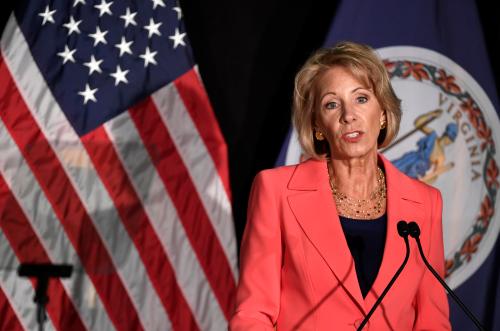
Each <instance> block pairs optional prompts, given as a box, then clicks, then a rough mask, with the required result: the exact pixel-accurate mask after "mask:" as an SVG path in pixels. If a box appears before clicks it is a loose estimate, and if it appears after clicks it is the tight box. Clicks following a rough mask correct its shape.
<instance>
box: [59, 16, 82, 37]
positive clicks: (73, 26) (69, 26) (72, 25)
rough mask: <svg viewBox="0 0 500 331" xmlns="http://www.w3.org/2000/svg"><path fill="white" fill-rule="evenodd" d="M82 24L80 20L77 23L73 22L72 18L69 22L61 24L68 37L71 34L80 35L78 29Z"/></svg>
mask: <svg viewBox="0 0 500 331" xmlns="http://www.w3.org/2000/svg"><path fill="white" fill-rule="evenodd" d="M81 23H82V20H79V21H78V22H76V21H75V19H74V18H73V16H71V17H70V18H69V22H68V23H66V24H63V26H64V27H65V28H66V29H68V36H71V34H72V33H73V32H75V33H77V34H79V33H80V28H79V27H78V26H79V25H80V24H81Z"/></svg>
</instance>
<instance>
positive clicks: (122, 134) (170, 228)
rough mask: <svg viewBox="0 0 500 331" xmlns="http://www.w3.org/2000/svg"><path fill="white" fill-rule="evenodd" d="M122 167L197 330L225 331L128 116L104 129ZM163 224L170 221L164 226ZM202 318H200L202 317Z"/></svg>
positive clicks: (214, 299) (210, 292)
mask: <svg viewBox="0 0 500 331" xmlns="http://www.w3.org/2000/svg"><path fill="white" fill-rule="evenodd" d="M104 127H105V128H106V132H107V133H108V135H109V137H110V139H111V141H112V143H113V144H114V146H115V148H116V150H117V151H118V155H119V156H120V158H121V161H122V163H123V164H124V166H125V169H126V170H127V173H128V175H129V177H130V179H131V181H132V184H133V185H134V187H135V189H136V192H138V195H139V197H140V199H141V202H142V204H143V206H144V209H145V211H146V213H147V214H148V216H149V219H150V220H151V222H152V225H153V227H154V228H155V230H156V232H157V233H161V234H162V236H160V240H161V242H162V245H163V247H164V249H165V251H166V253H167V255H168V257H169V259H170V261H171V263H172V266H173V268H174V270H175V274H176V277H177V282H178V284H179V286H180V287H181V289H182V291H183V293H184V296H185V298H186V301H187V302H188V303H189V306H190V307H191V310H192V311H193V313H194V315H195V318H196V319H197V321H198V325H199V326H200V329H201V330H221V329H224V328H226V324H227V322H226V319H225V317H224V314H223V313H222V311H221V308H220V306H219V305H218V304H217V298H216V297H215V295H214V293H213V291H212V289H211V287H210V285H209V284H208V282H207V281H206V276H205V273H204V271H203V269H202V267H201V265H200V262H199V261H198V259H197V256H196V255H195V253H194V251H193V248H192V246H191V244H190V240H189V238H188V235H187V233H186V230H185V229H184V227H183V225H182V221H181V220H180V217H179V215H178V214H177V211H176V209H175V206H174V203H173V202H172V200H171V199H170V196H169V195H168V192H167V191H166V188H165V186H164V185H163V182H162V180H161V178H160V177H159V174H158V173H157V171H156V169H155V167H154V165H153V163H152V161H151V159H150V157H149V154H148V153H147V151H146V148H145V147H144V145H143V144H142V141H141V138H140V136H139V133H138V131H137V128H136V126H135V125H134V122H133V121H132V119H131V118H130V116H129V113H124V114H122V115H120V116H118V117H116V118H114V119H113V120H111V121H109V122H108V123H106V124H105V125H104ZM163 220H170V221H169V222H165V221H163ZM202 316H203V318H200V317H202Z"/></svg>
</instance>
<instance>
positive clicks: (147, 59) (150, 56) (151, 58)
mask: <svg viewBox="0 0 500 331" xmlns="http://www.w3.org/2000/svg"><path fill="white" fill-rule="evenodd" d="M156 53H158V52H151V51H150V50H149V46H148V47H146V51H145V52H144V54H141V55H139V57H140V58H142V59H144V68H146V67H147V66H148V65H149V64H150V63H152V64H158V63H156V60H155V56H156Z"/></svg>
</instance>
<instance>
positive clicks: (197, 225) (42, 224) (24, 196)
mask: <svg viewBox="0 0 500 331" xmlns="http://www.w3.org/2000/svg"><path fill="white" fill-rule="evenodd" d="M228 178H229V176H228V167H227V154H226V145H225V142H224V139H223V137H222V135H221V133H220V130H219V127H218V125H217V122H216V119H215V117H214V115H213V112H212V109H211V106H210V103H209V100H208V97H207V95H206V92H205V90H204V88H203V85H202V82H201V80H200V77H199V75H198V72H197V70H196V65H195V63H194V60H193V56H192V51H191V49H190V46H189V43H188V39H187V36H186V33H185V29H184V26H183V17H182V11H181V9H180V7H179V6H178V4H176V3H175V2H174V1H173V0H137V1H133V0H115V1H107V0H37V1H19V3H18V4H17V6H16V9H15V11H14V12H13V13H12V15H11V17H10V19H9V21H8V23H7V25H6V27H5V29H4V33H3V35H2V39H1V56H0V329H1V330H33V329H36V308H35V304H34V303H33V302H32V298H33V295H34V281H30V280H26V279H24V278H19V277H18V276H17V274H16V268H17V266H18V265H19V264H20V263H25V262H51V263H71V264H73V265H74V272H73V275H72V277H71V278H70V279H68V280H52V281H51V282H50V285H49V290H48V295H49V298H50V301H49V303H48V305H47V312H48V317H49V320H48V322H47V323H46V326H45V328H46V330H223V329H225V328H226V326H227V320H228V318H229V314H230V313H231V309H232V306H233V298H234V291H235V284H236V279H237V277H238V271H237V258H236V240H235V236H234V229H233V222H232V212H231V205H230V190H229V182H228V180H229V179H228Z"/></svg>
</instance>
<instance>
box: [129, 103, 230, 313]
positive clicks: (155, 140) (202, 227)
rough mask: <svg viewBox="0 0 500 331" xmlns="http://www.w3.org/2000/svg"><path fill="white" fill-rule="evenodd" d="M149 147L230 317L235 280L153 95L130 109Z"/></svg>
mask: <svg viewBox="0 0 500 331" xmlns="http://www.w3.org/2000/svg"><path fill="white" fill-rule="evenodd" d="M130 116H131V118H132V120H133V121H134V123H135V125H136V126H137V129H138V131H139V134H140V136H141V138H142V140H143V142H144V145H145V147H146V149H147V150H148V153H149V155H150V157H151V159H152V161H153V163H154V165H155V167H156V169H157V171H158V173H159V175H160V177H161V179H162V181H163V183H164V185H165V188H166V189H167V191H168V194H169V196H170V198H171V199H172V201H173V203H174V204H175V207H176V210H177V214H178V215H179V217H180V219H181V221H182V224H183V225H184V228H185V230H186V233H187V236H188V237H189V240H190V243H191V246H192V247H193V249H194V251H195V253H196V255H197V257H198V260H199V262H200V264H201V266H202V268H203V270H204V271H205V274H206V276H207V279H208V281H209V283H210V285H211V286H212V289H213V290H214V292H215V295H216V297H217V299H218V301H219V304H220V306H221V308H222V311H223V312H224V314H225V316H226V318H227V319H229V318H230V315H231V314H232V309H233V304H234V293H235V281H234V278H233V275H232V272H231V269H230V267H229V262H228V261H227V259H226V256H225V254H224V251H223V249H222V246H221V244H220V242H219V240H218V239H217V236H216V234H215V232H214V229H213V228H212V225H211V222H210V219H209V218H208V216H207V213H206V211H205V209H204V208H203V204H202V202H201V200H200V198H199V196H198V193H197V192H196V188H195V187H194V185H193V183H192V181H191V177H190V175H189V173H188V171H187V169H186V167H185V165H184V163H183V161H182V159H181V157H180V155H179V153H178V151H177V150H176V147H175V145H174V143H173V141H172V138H171V137H170V134H169V133H168V131H167V129H166V127H165V126H164V125H161V123H162V119H161V117H160V115H159V113H158V111H157V109H156V107H155V105H154V103H153V101H152V99H151V98H148V99H146V100H145V101H144V102H142V103H141V104H139V105H137V106H136V107H134V109H132V110H131V111H130Z"/></svg>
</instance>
